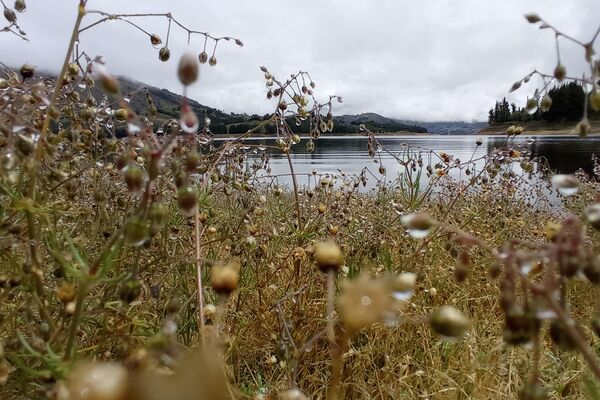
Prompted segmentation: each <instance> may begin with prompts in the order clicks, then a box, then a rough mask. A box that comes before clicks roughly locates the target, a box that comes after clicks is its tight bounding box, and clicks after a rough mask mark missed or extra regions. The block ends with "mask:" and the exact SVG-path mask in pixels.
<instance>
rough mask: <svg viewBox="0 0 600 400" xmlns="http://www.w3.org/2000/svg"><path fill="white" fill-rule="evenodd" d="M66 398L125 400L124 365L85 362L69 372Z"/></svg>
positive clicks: (126, 394)
mask: <svg viewBox="0 0 600 400" xmlns="http://www.w3.org/2000/svg"><path fill="white" fill-rule="evenodd" d="M68 382H69V383H68V389H67V391H68V398H73V399H83V398H85V399H88V400H125V399H127V398H128V397H129V396H128V391H129V388H128V386H129V377H128V372H127V370H126V369H125V367H122V366H121V365H119V364H117V363H112V362H110V363H109V362H85V363H82V364H79V365H77V366H76V367H75V369H74V370H73V371H72V372H71V374H70V376H69V380H68Z"/></svg>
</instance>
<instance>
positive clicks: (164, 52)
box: [158, 47, 171, 62]
mask: <svg viewBox="0 0 600 400" xmlns="http://www.w3.org/2000/svg"><path fill="white" fill-rule="evenodd" d="M169 58H171V50H169V48H168V47H161V49H160V50H159V51H158V59H159V60H160V61H162V62H166V61H169Z"/></svg>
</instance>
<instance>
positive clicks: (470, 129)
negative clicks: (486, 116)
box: [400, 121, 487, 135]
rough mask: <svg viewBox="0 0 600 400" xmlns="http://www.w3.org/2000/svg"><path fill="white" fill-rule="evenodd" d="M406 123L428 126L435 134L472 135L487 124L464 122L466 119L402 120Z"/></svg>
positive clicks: (430, 131) (429, 130) (428, 130)
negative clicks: (435, 120) (437, 120)
mask: <svg viewBox="0 0 600 400" xmlns="http://www.w3.org/2000/svg"><path fill="white" fill-rule="evenodd" d="M400 122H402V123H405V124H415V125H419V126H423V127H425V128H427V132H429V133H431V134H433V135H470V134H474V133H477V132H479V130H481V129H482V128H484V127H486V126H487V122H464V121H439V122H422V121H400Z"/></svg>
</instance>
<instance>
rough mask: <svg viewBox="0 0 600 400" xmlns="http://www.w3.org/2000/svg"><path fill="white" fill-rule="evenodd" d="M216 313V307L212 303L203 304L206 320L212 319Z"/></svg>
mask: <svg viewBox="0 0 600 400" xmlns="http://www.w3.org/2000/svg"><path fill="white" fill-rule="evenodd" d="M216 315H217V307H215V305H214V304H207V305H205V306H204V319H205V320H206V321H212V320H213V319H214V318H215V316H216Z"/></svg>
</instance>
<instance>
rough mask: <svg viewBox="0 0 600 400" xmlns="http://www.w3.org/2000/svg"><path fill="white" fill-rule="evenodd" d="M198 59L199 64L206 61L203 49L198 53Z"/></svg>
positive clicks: (206, 57)
mask: <svg viewBox="0 0 600 400" xmlns="http://www.w3.org/2000/svg"><path fill="white" fill-rule="evenodd" d="M198 61H200V64H206V62H207V61H208V54H207V53H206V52H205V51H203V52H202V53H200V54H199V55H198Z"/></svg>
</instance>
